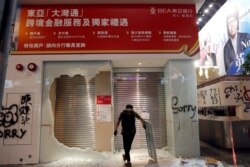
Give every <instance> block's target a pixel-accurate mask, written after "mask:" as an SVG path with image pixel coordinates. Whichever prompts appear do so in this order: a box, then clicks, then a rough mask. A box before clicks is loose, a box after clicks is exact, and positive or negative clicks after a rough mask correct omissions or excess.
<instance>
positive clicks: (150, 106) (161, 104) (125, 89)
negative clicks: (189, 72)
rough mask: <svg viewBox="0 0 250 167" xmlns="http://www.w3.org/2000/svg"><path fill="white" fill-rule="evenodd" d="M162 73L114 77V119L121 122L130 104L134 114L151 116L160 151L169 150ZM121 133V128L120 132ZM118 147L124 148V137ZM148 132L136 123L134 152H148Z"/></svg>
mask: <svg viewBox="0 0 250 167" xmlns="http://www.w3.org/2000/svg"><path fill="white" fill-rule="evenodd" d="M163 77H164V74H163V73H162V72H147V73H115V74H114V79H115V83H114V109H115V113H114V117H115V121H117V119H118V117H119V114H120V113H121V111H122V110H124V109H125V106H126V104H132V105H133V106H134V110H135V111H136V112H137V113H139V114H140V115H142V112H148V113H149V114H150V119H149V120H148V121H149V122H150V123H151V124H152V127H153V134H154V140H155V145H156V147H157V148H161V147H164V146H166V144H167V142H166V133H167V132H166V111H165V92H164V85H163V84H162V83H161V81H162V79H163ZM118 131H119V133H120V132H121V127H119V129H118ZM115 147H116V148H118V149H121V148H123V144H122V136H121V135H120V134H119V135H117V136H116V137H115ZM146 147H147V143H146V138H145V132H144V129H143V128H142V126H141V122H140V121H138V120H137V121H136V136H135V139H134V141H133V145H132V148H146Z"/></svg>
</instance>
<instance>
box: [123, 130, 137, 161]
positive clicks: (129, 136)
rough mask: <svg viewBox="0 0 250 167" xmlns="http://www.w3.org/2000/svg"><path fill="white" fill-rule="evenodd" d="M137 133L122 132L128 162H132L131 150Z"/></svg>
mask: <svg viewBox="0 0 250 167" xmlns="http://www.w3.org/2000/svg"><path fill="white" fill-rule="evenodd" d="M135 133H136V131H135V130H134V131H132V132H131V131H130V132H122V138H123V148H124V151H125V158H126V160H127V161H128V162H130V154H129V152H130V149H131V145H132V142H133V140H134V137H135Z"/></svg>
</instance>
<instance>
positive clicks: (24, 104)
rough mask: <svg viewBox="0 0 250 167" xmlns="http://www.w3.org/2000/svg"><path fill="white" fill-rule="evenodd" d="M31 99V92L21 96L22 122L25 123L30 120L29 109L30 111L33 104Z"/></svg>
mask: <svg viewBox="0 0 250 167" xmlns="http://www.w3.org/2000/svg"><path fill="white" fill-rule="evenodd" d="M30 101H31V96H30V94H26V95H24V96H22V97H21V108H20V109H19V112H20V116H21V124H23V125H25V123H26V122H28V121H29V120H30V118H29V116H28V115H29V111H30V106H29V105H32V103H31V102H30Z"/></svg>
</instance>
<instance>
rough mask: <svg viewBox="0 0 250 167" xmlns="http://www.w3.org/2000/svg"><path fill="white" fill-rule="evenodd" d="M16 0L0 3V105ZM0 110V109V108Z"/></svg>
mask: <svg viewBox="0 0 250 167" xmlns="http://www.w3.org/2000/svg"><path fill="white" fill-rule="evenodd" d="M16 5H17V0H8V1H5V0H3V1H2V0H1V1H0V102H1V103H0V104H2V96H3V90H4V83H5V75H6V68H7V61H8V56H9V52H10V42H11V32H12V30H13V29H12V28H13V25H14V18H15V12H16ZM0 110H1V107H0Z"/></svg>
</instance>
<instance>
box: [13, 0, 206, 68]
mask: <svg viewBox="0 0 250 167" xmlns="http://www.w3.org/2000/svg"><path fill="white" fill-rule="evenodd" d="M204 2H205V0H18V4H19V5H43V4H195V5H196V13H197V11H198V10H199V9H200V7H201V6H202V5H203V3H204ZM123 56H124V57H125V56H126V55H123ZM111 57H116V56H111ZM124 57H123V58H117V57H116V59H112V60H111V61H112V64H113V66H114V67H116V68H126V67H135V68H144V67H145V68H147V67H164V66H165V64H166V62H167V61H168V60H169V59H170V58H173V56H168V55H166V54H165V55H164V56H163V55H161V56H152V55H147V56H146V57H147V58H143V56H141V55H140V56H139V58H138V56H136V55H134V56H126V60H124ZM129 57H130V58H129ZM132 57H137V58H136V59H134V58H132ZM187 58H188V57H187ZM138 63H141V65H139V64H138Z"/></svg>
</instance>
